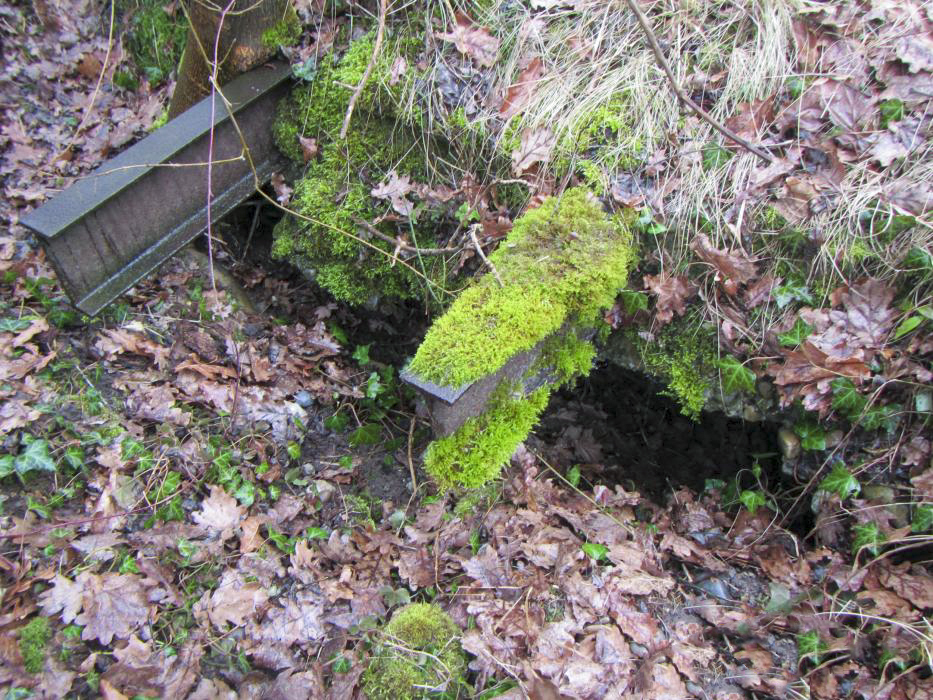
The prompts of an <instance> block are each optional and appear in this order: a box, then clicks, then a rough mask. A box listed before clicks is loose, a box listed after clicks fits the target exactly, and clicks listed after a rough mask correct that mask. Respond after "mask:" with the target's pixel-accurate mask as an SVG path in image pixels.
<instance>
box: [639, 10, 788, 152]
mask: <svg viewBox="0 0 933 700" xmlns="http://www.w3.org/2000/svg"><path fill="white" fill-rule="evenodd" d="M625 4H626V5H628V6H629V9H630V10H631V11H632V12H634V13H635V17H636V18H637V19H638V24H640V25H641V28H642V31H644V33H645V37H646V38H647V39H648V44H649V45H650V46H651V51H652V52H653V53H654V58H655V60H656V61H657V62H658V65H659V66H661V70H663V71H664V75H666V76H667V80H668V82H669V83H670V84H671V88H673V90H674V94H675V95H677V98H678V99H679V100H680V101H681V102H683V103H684V104H685V105H687V106H688V107H689V108H690V109H692V110H693V111H694V112H696V114H697V116H699V117H700V118H701V119H703V120H704V121H705V122H707V123H709V124H710V126H712V127H713V128H714V129H716V131H718V132H719V133H721V134H722V135H723V136H725V137H726V138H728V139H730V140H732V141H734V142H735V143H737V144H739V145H740V146H742V147H743V148H745V149H747V150H749V151H751V152H752V153H754V154H755V155H756V156H758V157H759V158H761V159H762V160H763V161H765V162H766V163H773V162H774V157H773V156H772V155H771V154H770V153H768V152H767V151H764V150H762V149H761V148H759V147H758V146H756V145H754V144H752V143H749V142H748V141H746V140H745V139H743V138H742V137H741V136H739V135H738V134H737V133H735V132H734V131H732V129H730V128H729V127H727V126H726V125H725V124H722V123H720V122H719V121H717V120H716V118H715V117H713V116H712V115H711V114H709V113H708V112H707V111H706V110H704V109H703V108H702V107H700V105H698V104H697V103H696V102H695V101H694V100H693V98H692V97H690V95H688V94H687V93H686V92H684V90H683V88H682V87H680V85H679V84H678V83H677V79H676V78H675V77H674V72H673V71H672V70H671V66H670V64H669V63H668V62H667V59H666V58H665V57H664V52H663V51H661V46H660V44H658V38H657V37H656V36H655V34H654V31H653V30H652V29H651V24H650V23H649V22H648V17H646V16H645V13H644V12H643V11H642V9H641V8H640V7H639V6H638V2H637V0H625Z"/></svg>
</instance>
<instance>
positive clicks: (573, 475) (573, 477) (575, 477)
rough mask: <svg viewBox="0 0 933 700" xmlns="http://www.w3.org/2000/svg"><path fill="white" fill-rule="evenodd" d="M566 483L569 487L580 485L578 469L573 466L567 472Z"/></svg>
mask: <svg viewBox="0 0 933 700" xmlns="http://www.w3.org/2000/svg"><path fill="white" fill-rule="evenodd" d="M567 481H569V482H570V485H571V486H574V487H576V486H577V485H578V484H579V483H580V467H579V466H577V465H576V464H574V465H573V466H572V467H570V469H568V470H567Z"/></svg>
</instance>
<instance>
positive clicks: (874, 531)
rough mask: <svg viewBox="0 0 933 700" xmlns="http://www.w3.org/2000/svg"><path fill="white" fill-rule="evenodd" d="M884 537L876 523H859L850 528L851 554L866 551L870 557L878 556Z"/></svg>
mask: <svg viewBox="0 0 933 700" xmlns="http://www.w3.org/2000/svg"><path fill="white" fill-rule="evenodd" d="M884 540H885V536H884V533H883V532H881V529H880V528H879V527H878V524H877V523H859V524H858V525H855V526H854V527H853V528H852V553H853V554H858V553H859V552H860V551H861V550H862V549H867V550H868V551H869V552H870V553H871V555H872V556H875V557H876V556H878V551H879V548H880V546H881V544H882V543H883V542H884Z"/></svg>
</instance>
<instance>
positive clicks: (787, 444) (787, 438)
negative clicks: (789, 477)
mask: <svg viewBox="0 0 933 700" xmlns="http://www.w3.org/2000/svg"><path fill="white" fill-rule="evenodd" d="M778 446H779V447H780V448H781V454H782V455H784V459H796V458H797V457H798V456H799V455H800V438H799V437H797V436H796V435H795V434H794V431H793V430H790V429H789V428H781V429H780V430H778Z"/></svg>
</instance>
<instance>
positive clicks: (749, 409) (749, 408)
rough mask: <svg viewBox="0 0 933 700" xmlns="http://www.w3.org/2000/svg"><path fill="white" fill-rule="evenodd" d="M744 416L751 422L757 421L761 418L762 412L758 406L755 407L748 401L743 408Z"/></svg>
mask: <svg viewBox="0 0 933 700" xmlns="http://www.w3.org/2000/svg"><path fill="white" fill-rule="evenodd" d="M742 418H744V419H745V420H746V421H747V422H749V423H757V422H758V421H760V420H761V413H760V412H759V411H758V409H757V408H755V406H753V405H752V404H750V403H747V404H745V407H744V408H743V409H742Z"/></svg>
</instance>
